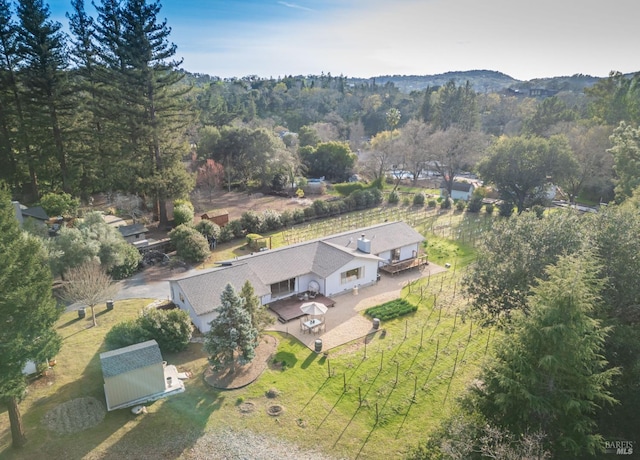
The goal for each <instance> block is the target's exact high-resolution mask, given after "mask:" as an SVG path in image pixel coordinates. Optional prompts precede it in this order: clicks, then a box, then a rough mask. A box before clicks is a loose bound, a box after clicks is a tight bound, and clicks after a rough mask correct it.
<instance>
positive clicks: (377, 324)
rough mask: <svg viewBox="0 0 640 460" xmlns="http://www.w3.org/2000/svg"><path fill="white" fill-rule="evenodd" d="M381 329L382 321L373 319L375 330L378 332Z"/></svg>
mask: <svg viewBox="0 0 640 460" xmlns="http://www.w3.org/2000/svg"><path fill="white" fill-rule="evenodd" d="M379 328H380V320H379V319H378V318H373V329H374V330H376V331H377V330H378V329H379Z"/></svg>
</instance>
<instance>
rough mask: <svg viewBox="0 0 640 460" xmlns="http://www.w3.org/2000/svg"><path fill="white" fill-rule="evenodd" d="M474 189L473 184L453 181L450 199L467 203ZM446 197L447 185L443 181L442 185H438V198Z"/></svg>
mask: <svg viewBox="0 0 640 460" xmlns="http://www.w3.org/2000/svg"><path fill="white" fill-rule="evenodd" d="M476 188H477V187H476V184H474V183H473V182H466V181H454V182H453V187H452V188H451V197H450V198H451V199H452V200H463V201H469V200H470V199H471V195H473V192H474V191H475V189H476ZM446 195H448V192H447V183H446V182H445V181H442V183H441V184H440V196H443V197H444V196H446Z"/></svg>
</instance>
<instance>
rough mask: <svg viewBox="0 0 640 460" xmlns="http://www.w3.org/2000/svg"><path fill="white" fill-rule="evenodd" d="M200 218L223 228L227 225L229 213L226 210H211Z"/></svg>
mask: <svg viewBox="0 0 640 460" xmlns="http://www.w3.org/2000/svg"><path fill="white" fill-rule="evenodd" d="M200 218H201V219H206V220H210V221H211V222H213V223H214V224H217V225H219V226H220V227H224V226H225V225H227V224H228V223H229V211H227V210H226V209H212V210H211V211H207V212H205V213H204V214H202V215H200Z"/></svg>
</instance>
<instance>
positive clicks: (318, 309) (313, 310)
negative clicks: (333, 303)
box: [300, 302, 327, 316]
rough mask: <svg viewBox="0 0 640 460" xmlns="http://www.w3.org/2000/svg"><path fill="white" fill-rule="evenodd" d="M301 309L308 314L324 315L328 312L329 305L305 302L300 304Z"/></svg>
mask: <svg viewBox="0 0 640 460" xmlns="http://www.w3.org/2000/svg"><path fill="white" fill-rule="evenodd" d="M300 310H302V313H304V314H306V315H312V316H318V315H324V314H325V313H326V312H327V307H326V306H324V305H323V304H321V303H316V302H305V303H303V304H302V305H300Z"/></svg>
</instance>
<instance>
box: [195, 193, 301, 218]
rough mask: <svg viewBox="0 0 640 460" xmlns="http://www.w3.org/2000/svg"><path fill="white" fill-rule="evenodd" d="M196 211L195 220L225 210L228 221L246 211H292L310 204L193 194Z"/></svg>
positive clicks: (249, 196)
mask: <svg viewBox="0 0 640 460" xmlns="http://www.w3.org/2000/svg"><path fill="white" fill-rule="evenodd" d="M191 200H192V202H193V206H194V208H195V211H196V216H197V217H196V220H198V219H199V217H200V215H201V214H203V213H205V212H206V211H209V210H212V209H226V210H227V211H228V212H229V220H234V219H239V218H240V216H242V213H244V212H246V211H255V212H258V213H261V212H263V211H264V210H266V209H273V210H274V211H278V212H282V211H286V210H289V211H293V210H295V209H301V208H305V207H306V206H309V205H310V204H311V203H312V199H308V198H303V199H299V198H283V197H279V196H271V195H263V194H262V193H252V194H249V193H240V192H223V191H215V192H214V193H213V194H212V195H211V196H209V193H207V192H194V193H193V194H192V196H191Z"/></svg>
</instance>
